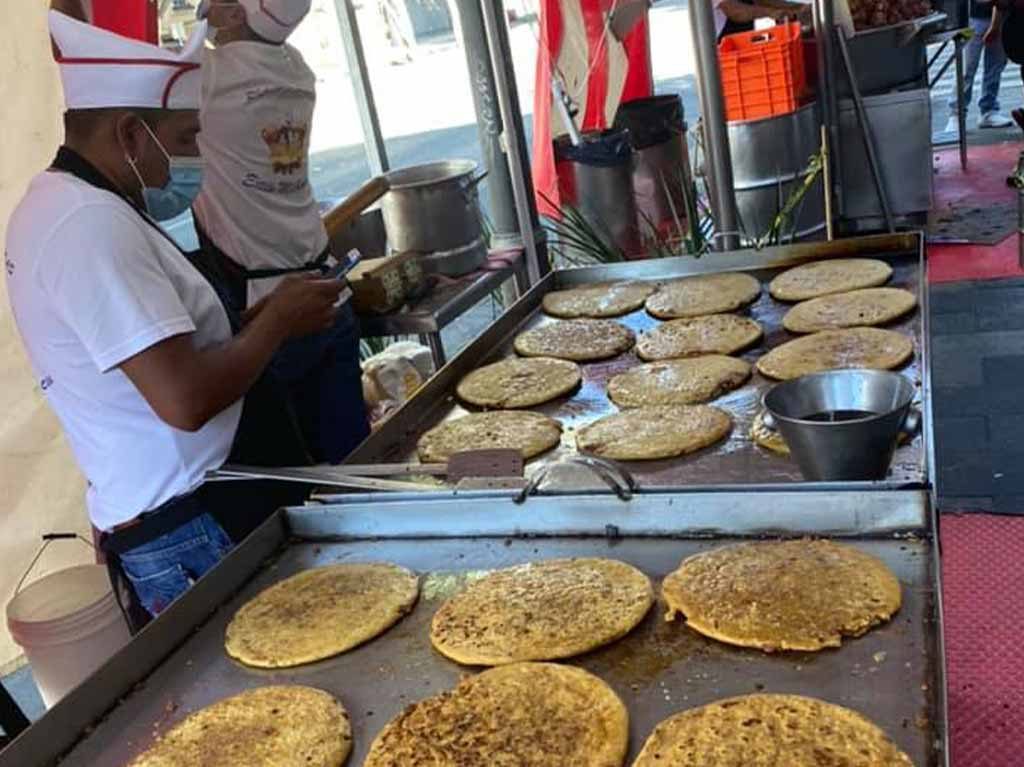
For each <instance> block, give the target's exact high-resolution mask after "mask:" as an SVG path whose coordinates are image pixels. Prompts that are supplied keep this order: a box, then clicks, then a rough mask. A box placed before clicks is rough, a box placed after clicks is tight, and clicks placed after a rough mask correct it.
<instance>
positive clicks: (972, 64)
mask: <svg viewBox="0 0 1024 767" xmlns="http://www.w3.org/2000/svg"><path fill="white" fill-rule="evenodd" d="M978 26H980V27H981V31H980V32H979V31H978ZM971 29H972V30H973V31H974V35H973V36H972V37H971V39H970V40H968V41H967V45H965V46H964V109H965V110H966V109H969V108H970V106H971V97H972V95H973V93H974V77H975V76H976V75H977V74H978V64H980V63H981V55H982V51H983V49H984V48H985V44H984V43H983V42H982V40H981V36H982V35H983V34H984V33H985V30H986V29H988V22H987V21H985V20H984V19H971ZM948 103H949V111H950V114H952V115H954V116H955V115H956V85H955V84H954V86H953V92H952V93H951V94H950V97H949V102H948Z"/></svg>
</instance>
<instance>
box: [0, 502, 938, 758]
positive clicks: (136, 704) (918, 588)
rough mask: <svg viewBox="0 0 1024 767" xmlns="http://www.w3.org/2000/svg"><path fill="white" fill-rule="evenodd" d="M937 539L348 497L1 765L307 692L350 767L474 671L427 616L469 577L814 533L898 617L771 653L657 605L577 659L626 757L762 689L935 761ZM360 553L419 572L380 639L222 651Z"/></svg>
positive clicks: (804, 525)
mask: <svg viewBox="0 0 1024 767" xmlns="http://www.w3.org/2000/svg"><path fill="white" fill-rule="evenodd" d="M934 529H935V528H934V519H933V516H932V512H931V506H930V504H929V500H928V495H927V493H926V492H924V491H907V492H898V493H893V492H877V491H867V492H859V493H846V494H839V495H837V494H835V493H820V494H819V493H806V492H776V493H766V494H757V493H738V492H737V493H728V492H722V493H694V494H688V495H679V494H668V493H645V494H643V495H641V496H637V497H635V498H634V499H633V500H632V501H630V502H628V503H624V502H622V501H619V500H618V499H616V498H615V497H614V496H609V495H607V494H604V495H580V496H572V497H562V498H557V499H555V498H533V499H531V500H530V501H529V502H528V503H527V505H526V506H525V507H524V506H521V505H517V504H516V503H515V501H514V500H513V494H510V493H504V494H503V493H467V494H464V495H462V496H460V497H459V498H456V499H453V498H452V497H451V496H450V495H443V496H442V495H438V496H436V497H431V496H409V497H405V496H386V497H383V498H382V497H381V496H352V497H350V498H349V499H348V501H347V502H346V503H345V504H341V505H335V506H325V507H319V508H317V507H309V508H306V509H299V510H296V509H293V510H287V511H286V512H282V514H281V515H279V516H277V517H275V518H273V519H271V520H270V521H269V522H268V523H266V524H265V525H264V526H263V527H262V528H261V529H260V530H259V531H257V533H256V534H255V535H254V536H252V537H251V538H250V539H249V540H247V541H246V542H245V543H244V544H242V545H241V546H240V547H239V548H238V549H237V550H236V551H235V552H234V553H233V554H232V555H230V556H229V557H228V559H226V560H225V561H224V562H223V563H222V564H221V565H220V566H218V567H217V568H216V569H215V570H214V571H213V572H212V573H211V574H210V575H208V576H207V577H206V578H203V579H202V580H201V581H200V582H199V583H198V584H197V585H196V586H195V587H194V589H193V590H192V591H191V592H190V593H189V594H187V595H186V596H185V597H184V598H183V599H181V600H179V601H178V602H176V603H175V604H174V605H172V607H171V608H170V609H169V610H168V611H167V612H166V613H165V614H164V615H162V616H161V617H160V618H159V619H158V620H157V621H155V622H154V623H153V624H151V625H150V626H149V627H148V628H147V629H146V630H145V631H144V633H143V634H142V635H141V636H140V637H138V638H137V639H136V640H135V641H134V642H133V643H131V644H130V645H129V646H128V647H127V648H125V649H124V650H123V651H121V652H120V653H119V654H118V655H117V656H115V658H114V659H113V660H112V661H111V662H110V663H108V664H107V666H105V667H104V668H103V669H101V670H100V671H99V672H98V673H97V674H96V675H95V676H93V677H92V678H90V679H89V680H87V682H86V683H85V684H84V685H83V686H82V687H80V688H79V689H77V690H75V691H74V692H72V693H71V694H70V695H69V696H68V698H66V699H65V700H64V701H62V702H61V703H60V704H58V706H57V707H55V708H54V709H53V710H52V711H51V712H50V713H49V714H48V715H47V716H46V717H44V718H43V719H42V720H41V721H40V722H38V723H37V724H36V725H34V726H33V727H32V728H30V729H29V730H28V731H27V732H26V733H24V734H23V735H22V737H21V738H20V739H19V740H18V741H16V742H15V743H14V744H13V745H12V746H11V747H10V748H9V749H8V750H7V751H6V752H4V753H3V754H0V767H8V766H9V765H10V766H11V767H13V765H19V767H25V765H28V764H34V765H36V764H38V765H48V764H53V763H55V760H56V757H57V755H59V754H61V753H64V752H66V751H68V749H69V748H70V749H71V750H70V752H69V753H67V755H66V758H65V759H64V760H63V761H62V762H61V764H64V765H76V766H77V765H81V766H83V767H84V766H85V765H88V766H89V767H115V766H117V765H123V764H125V763H127V761H129V760H130V759H131V758H132V757H133V756H134V755H135V754H136V753H138V752H139V751H141V750H143V749H145V748H146V747H147V746H148V745H150V744H151V743H152V742H153V740H154V738H155V737H156V736H157V735H158V734H159V733H161V732H164V731H166V730H167V729H168V728H169V727H171V726H173V725H174V724H175V723H176V722H178V721H180V720H181V719H182V718H183V717H184V716H186V715H187V714H188V713H190V712H192V711H194V710H196V709H197V708H199V707H202V706H205V705H208V704H210V703H213V702H215V701H217V700H219V699H221V698H223V697H225V696H227V695H231V694H234V693H237V692H240V691H242V690H246V689H250V688H252V687H255V686H259V685H266V684H275V683H298V684H308V685H312V686H316V687H320V688H322V689H325V690H328V691H329V692H331V693H333V694H334V695H336V696H337V697H339V698H340V699H341V700H342V702H343V703H344V705H345V706H346V708H347V709H348V711H349V713H350V714H351V717H352V724H353V730H354V753H353V755H352V757H351V759H350V762H349V763H350V764H352V765H359V764H361V763H362V760H363V758H364V756H365V755H366V753H367V750H368V748H369V745H370V743H371V742H372V739H373V738H374V737H375V735H376V734H377V732H378V731H379V730H380V729H381V727H383V726H384V724H385V723H386V722H387V721H389V720H390V719H391V718H392V717H393V716H395V715H396V714H397V713H398V712H400V711H401V710H402V709H403V707H405V706H406V705H408V704H410V703H412V702H414V701H416V700H419V699H421V698H424V697H426V696H428V695H431V694H433V693H435V692H438V691H440V690H444V689H447V688H450V687H451V686H453V685H454V684H455V683H457V682H458V680H459V679H460V677H461V676H462V675H463V674H465V673H467V672H468V671H472V669H467V668H464V667H460V666H458V665H457V664H455V663H452V662H450V661H448V660H447V659H445V658H443V657H441V656H440V655H439V654H437V653H435V652H434V651H433V650H432V649H431V647H430V642H429V636H428V628H429V622H430V619H431V617H432V615H433V613H434V611H435V610H436V608H437V607H438V606H439V604H440V602H441V601H442V600H443V599H444V598H446V597H447V596H449V595H451V594H452V593H454V592H455V591H456V590H457V589H458V588H460V587H461V584H462V583H463V582H464V576H465V573H467V572H471V571H478V570H482V569H492V568H497V567H504V566H508V565H511V564H515V563H520V562H526V561H531V560H538V559H543V558H549V557H567V556H607V557H614V558H617V559H621V560H624V561H627V562H631V563H633V564H634V565H636V566H637V567H639V568H640V569H642V570H643V571H644V572H646V573H647V574H648V575H650V576H651V577H652V578H653V579H654V580H655V582H656V583H657V582H658V581H660V579H661V578H662V577H663V576H664V575H665V574H666V573H668V572H670V571H671V570H672V569H674V568H675V567H676V566H677V565H678V563H679V561H680V559H682V558H683V557H685V556H688V555H690V554H692V553H695V552H698V551H702V550H706V549H707V548H710V547H712V546H717V545H721V544H722V543H724V542H727V541H729V540H733V539H738V538H752V537H774V536H787V537H794V536H801V535H808V534H827V535H831V536H833V537H836V538H841V539H844V540H845V541H846V542H847V543H849V544H850V545H853V546H856V547H858V548H860V549H862V550H864V551H868V552H871V553H873V554H875V555H876V556H878V557H880V558H881V559H882V560H884V561H885V562H886V563H887V564H888V565H889V566H890V567H891V568H892V569H893V571H894V572H895V573H896V575H897V576H898V578H899V580H900V582H901V584H902V586H903V606H902V608H901V610H900V612H899V613H898V614H897V615H896V616H895V618H894V619H893V620H892V621H891V622H890V623H888V624H886V625H884V626H882V627H879V628H878V629H876V630H874V631H872V632H870V633H869V634H867V635H866V636H864V637H862V638H859V639H853V640H849V641H847V642H846V643H845V644H844V645H843V647H842V648H840V649H838V650H829V651H824V652H821V653H813V654H812V653H777V654H771V655H769V654H764V653H761V652H759V651H754V650H745V649H741V648H733V647H729V646H726V645H723V644H720V643H716V642H714V641H711V640H708V639H705V638H703V637H701V636H699V635H697V634H696V633H694V632H692V631H690V630H689V629H688V628H686V627H685V626H684V625H682V624H681V623H680V622H676V623H672V624H667V623H665V621H664V620H663V617H662V616H663V610H664V607H663V605H661V604H658V605H656V606H655V607H654V608H653V610H652V612H651V613H650V614H649V615H648V616H647V618H646V619H645V620H644V621H643V623H642V624H641V625H640V626H639V627H638V628H637V629H636V630H635V631H634V632H633V633H631V634H630V635H629V636H627V637H626V638H624V639H623V640H620V641H619V642H616V643H614V644H612V645H610V646H608V647H606V648H603V649H600V650H597V651H595V652H592V653H589V654H587V655H585V656H582V657H580V658H577V659H574V660H572V661H571V662H572V663H574V664H577V665H580V666H582V667H584V668H587V669H589V670H590V671H592V672H594V673H596V674H598V675H599V676H601V677H602V678H603V679H605V680H606V681H607V682H608V683H609V684H610V685H611V686H612V687H613V688H614V689H615V690H616V692H617V693H618V694H619V695H620V696H621V697H622V699H623V700H624V702H625V703H626V705H627V707H628V709H629V712H630V720H631V725H630V758H632V757H633V756H635V755H636V753H637V752H638V750H639V748H640V747H641V746H642V744H643V741H644V739H645V738H646V737H647V735H648V734H649V733H650V731H651V729H652V728H653V727H654V725H656V724H657V723H658V722H659V721H661V720H662V719H664V718H666V717H668V716H670V715H671V714H673V713H675V712H677V711H680V710H683V709H686V708H690V707H693V706H698V705H701V704H704V703H707V702H710V701H713V700H716V699H719V698H722V697H727V696H731V695H738V694H745V693H752V692H756V691H767V692H784V693H794V694H805V695H812V696H816V697H819V698H822V699H825V700H828V701H831V702H834V703H838V704H841V705H844V706H848V707H850V708H853V709H856V710H859V711H861V712H862V713H864V714H865V715H867V716H868V717H869V718H870V719H872V720H873V721H875V722H876V723H877V724H878V725H879V726H881V727H883V728H884V729H885V730H886V731H887V732H888V733H889V734H890V736H891V737H892V738H893V739H894V740H895V741H896V742H897V743H898V744H899V745H900V746H901V747H902V748H903V749H904V750H905V751H906V752H907V753H908V754H909V755H910V756H911V758H912V759H913V760H914V764H915V765H917V766H918V767H938V766H940V765H947V764H948V758H947V752H948V748H947V746H946V722H947V716H946V698H945V676H944V664H943V657H944V655H943V647H942V616H941V600H940V597H939V594H940V593H941V590H940V588H941V587H940V583H939V564H938V554H937V547H936V541H935V538H934ZM368 560H376V561H379V560H389V561H393V562H397V563H399V564H403V565H405V566H407V567H410V568H413V569H415V570H417V571H418V572H420V573H422V574H423V589H422V592H423V593H422V597H421V600H420V602H419V604H418V605H417V606H416V608H415V610H414V611H413V612H412V614H411V615H409V616H407V617H406V618H405V619H403V620H402V621H401V622H400V623H399V624H398V625H397V626H395V627H394V628H392V629H391V630H390V631H389V632H387V633H386V634H384V635H383V636H381V637H380V638H378V639H376V640H374V641H372V642H369V643H368V644H366V645H364V646H362V647H360V648H357V649H356V650H353V651H351V652H349V653H346V654H344V655H342V656H339V657H337V658H334V659H330V660H327V661H323V662H321V663H315V664H311V665H308V666H304V667H301V668H298V669H291V670H282V671H258V670H253V669H248V668H245V667H243V666H241V665H239V664H236V663H235V662H233V661H231V660H230V659H229V658H228V657H227V656H226V654H225V653H224V650H223V635H224V629H225V626H226V624H227V622H228V621H229V620H230V618H231V616H232V615H233V613H234V612H235V610H236V609H237V608H238V607H239V606H241V605H242V604H243V603H244V602H245V601H246V600H248V599H249V598H251V597H252V596H253V595H254V594H255V593H257V592H258V591H259V590H260V589H262V588H265V587H266V586H268V585H269V584H271V583H273V582H275V581H277V580H280V579H281V578H284V577H287V576H288V575H291V574H293V573H295V572H298V571H300V570H302V569H305V568H308V567H312V566H316V565H323V564H329V563H334V562H341V561H368ZM239 587H241V590H240V591H239V590H238V589H239ZM137 683H138V684H137ZM129 691H130V692H129ZM126 693H127V694H126ZM121 696H125V697H123V698H122V697H121ZM104 715H106V716H105V718H103V720H102V721H97V720H99V719H100V717H102V716H104ZM79 738H80V740H78V742H77V744H76V740H77V739H79ZM72 746H73V748H72ZM627 764H628V762H627Z"/></svg>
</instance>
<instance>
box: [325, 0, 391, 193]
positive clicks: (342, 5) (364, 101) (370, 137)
mask: <svg viewBox="0 0 1024 767" xmlns="http://www.w3.org/2000/svg"><path fill="white" fill-rule="evenodd" d="M334 7H335V8H337V10H338V27H339V28H340V30H341V42H342V47H343V48H344V49H345V58H346V59H347V60H348V73H349V79H351V81H352V91H353V93H354V94H355V97H356V107H357V108H358V110H359V121H360V123H361V124H362V126H363V148H364V149H365V150H366V160H367V162H368V163H369V164H370V174H371V175H373V176H381V175H383V174H384V173H386V172H387V171H388V169H389V164H388V152H387V147H386V146H385V144H384V134H383V133H381V130H380V117H379V116H378V115H377V104H376V102H375V101H374V98H373V85H372V84H371V82H370V70H369V68H368V67H367V66H366V54H365V53H364V52H363V39H362V36H361V35H360V34H359V22H358V20H357V19H356V9H355V5H354V4H353V2H352V0H334Z"/></svg>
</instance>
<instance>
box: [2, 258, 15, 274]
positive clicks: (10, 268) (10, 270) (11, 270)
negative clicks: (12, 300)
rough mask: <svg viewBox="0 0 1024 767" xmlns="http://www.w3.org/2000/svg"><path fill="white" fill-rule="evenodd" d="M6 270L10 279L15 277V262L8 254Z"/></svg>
mask: <svg viewBox="0 0 1024 767" xmlns="http://www.w3.org/2000/svg"><path fill="white" fill-rule="evenodd" d="M4 268H5V269H6V270H7V276H8V277H13V276H14V262H13V261H11V259H10V258H9V257H8V255H7V254H6V253H5V254H4Z"/></svg>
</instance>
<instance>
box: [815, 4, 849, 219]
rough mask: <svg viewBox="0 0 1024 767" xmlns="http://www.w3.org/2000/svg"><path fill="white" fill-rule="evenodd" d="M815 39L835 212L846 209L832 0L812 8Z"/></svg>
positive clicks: (819, 89)
mask: <svg viewBox="0 0 1024 767" xmlns="http://www.w3.org/2000/svg"><path fill="white" fill-rule="evenodd" d="M811 10H812V18H813V23H814V39H815V43H816V44H817V49H818V108H819V109H820V110H821V124H822V125H824V126H825V130H826V132H827V134H828V152H827V154H828V158H829V160H830V162H831V171H832V172H831V180H832V186H831V188H830V189H828V190H826V194H830V195H831V198H832V204H831V209H832V215H833V217H841V216H842V212H843V169H842V163H841V159H840V155H841V152H840V149H839V148H840V147H841V146H842V144H841V143H840V140H839V104H838V99H837V96H836V81H835V56H834V54H833V51H832V39H833V38H832V30H833V29H834V28H835V23H834V19H833V16H832V2H831V0H813V5H812V7H811Z"/></svg>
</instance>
